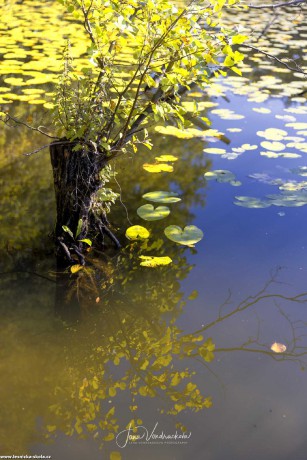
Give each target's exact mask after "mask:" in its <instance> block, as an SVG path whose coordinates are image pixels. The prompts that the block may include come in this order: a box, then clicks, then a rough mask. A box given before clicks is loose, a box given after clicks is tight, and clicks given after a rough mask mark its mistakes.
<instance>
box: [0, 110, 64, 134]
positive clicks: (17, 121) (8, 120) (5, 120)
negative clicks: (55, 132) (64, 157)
mask: <svg viewBox="0 0 307 460" xmlns="http://www.w3.org/2000/svg"><path fill="white" fill-rule="evenodd" d="M11 120H12V121H13V122H14V123H16V124H17V125H22V126H26V127H27V128H28V129H31V130H32V131H36V132H38V133H40V134H43V135H44V136H46V137H49V139H60V138H59V137H57V136H51V135H50V134H47V133H45V132H44V131H42V130H41V129H40V128H34V127H33V126H30V125H28V123H25V122H24V121H21V120H18V118H15V117H12V115H9V114H8V113H7V114H6V116H5V119H4V120H2V121H3V123H5V124H6V125H8V126H11V125H10V124H9V122H10V121H11Z"/></svg>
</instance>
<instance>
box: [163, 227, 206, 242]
mask: <svg viewBox="0 0 307 460" xmlns="http://www.w3.org/2000/svg"><path fill="white" fill-rule="evenodd" d="M164 233H165V235H166V236H167V238H168V239H170V240H171V241H174V242H175V243H178V244H184V245H186V246H191V245H193V244H195V243H198V241H200V240H201V239H202V238H203V237H204V234H203V232H202V231H201V230H200V228H198V227H196V226H195V225H187V226H186V227H185V228H184V229H183V230H182V229H181V228H180V227H178V226H177V225H169V226H168V227H166V229H165V230H164Z"/></svg>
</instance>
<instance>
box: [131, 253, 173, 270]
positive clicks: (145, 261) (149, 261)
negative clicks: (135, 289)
mask: <svg viewBox="0 0 307 460" xmlns="http://www.w3.org/2000/svg"><path fill="white" fill-rule="evenodd" d="M139 258H140V259H142V262H141V263H140V265H142V267H150V268H155V267H159V266H161V265H169V264H171V263H172V262H173V261H172V259H171V258H170V257H168V256H164V257H154V256H140V257H139Z"/></svg>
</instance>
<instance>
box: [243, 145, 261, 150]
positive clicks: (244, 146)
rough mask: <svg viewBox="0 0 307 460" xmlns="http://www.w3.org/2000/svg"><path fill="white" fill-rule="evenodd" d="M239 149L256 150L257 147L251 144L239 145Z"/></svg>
mask: <svg viewBox="0 0 307 460" xmlns="http://www.w3.org/2000/svg"><path fill="white" fill-rule="evenodd" d="M241 148H242V149H244V150H257V148H258V145H255V144H253V145H251V144H242V145H241Z"/></svg>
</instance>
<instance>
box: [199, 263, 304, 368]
mask: <svg viewBox="0 0 307 460" xmlns="http://www.w3.org/2000/svg"><path fill="white" fill-rule="evenodd" d="M279 270H280V269H277V270H276V271H275V273H274V274H272V276H271V278H270V279H269V280H268V281H267V282H266V283H265V285H264V287H263V288H262V289H261V290H260V291H259V292H258V293H257V294H255V295H253V296H248V297H246V298H245V299H244V300H243V301H241V302H240V303H239V304H238V305H237V306H236V308H233V309H232V310H231V311H230V312H229V313H225V314H224V315H223V314H222V310H223V308H224V307H225V306H227V305H230V299H231V294H230V293H228V296H227V298H226V300H225V301H224V302H223V303H222V304H221V306H220V308H219V315H218V318H217V319H216V320H214V321H212V322H210V323H208V324H207V325H205V326H203V327H202V328H201V329H198V330H197V331H195V332H193V334H195V335H196V334H200V333H203V332H205V331H208V329H210V328H212V327H213V326H216V325H218V324H220V323H222V322H223V321H225V320H227V319H229V318H231V317H233V316H235V315H237V314H238V313H241V312H243V311H245V310H247V309H249V308H251V307H253V306H255V305H257V304H258V303H260V302H261V301H263V300H268V299H270V300H273V303H274V305H275V307H276V308H277V310H278V312H279V314H280V315H281V316H282V317H283V318H284V319H285V320H286V322H287V324H288V326H289V328H290V330H291V336H292V339H291V341H290V342H288V343H287V350H288V351H287V352H283V353H281V354H276V353H275V352H274V351H272V350H271V349H269V347H268V345H267V344H264V343H260V341H259V338H260V319H259V318H257V319H258V321H257V331H256V336H255V337H250V338H249V339H248V340H247V341H246V342H244V343H242V344H241V345H240V346H237V347H227V348H215V350H214V352H215V353H222V352H223V353H225V352H232V351H243V352H249V353H259V354H263V355H267V356H270V357H271V358H273V359H275V360H276V361H284V360H289V359H291V361H293V362H298V363H299V364H300V365H303V364H304V362H303V360H302V359H300V358H302V357H303V356H306V355H307V349H306V347H304V346H303V347H302V346H299V345H298V342H299V341H300V339H302V338H303V337H306V336H307V334H300V335H298V334H297V330H298V329H299V328H302V327H306V323H305V322H304V321H301V320H299V321H292V320H291V319H290V317H289V316H288V315H287V314H286V313H285V312H284V310H283V309H282V308H281V306H280V305H279V304H278V303H277V301H278V300H284V301H288V302H295V303H299V304H303V303H306V302H307V292H303V293H301V294H297V295H294V296H286V295H283V294H269V293H267V289H268V288H269V286H270V285H272V284H273V283H278V281H277V280H276V276H277V274H278V272H279ZM251 345H257V348H251ZM300 349H301V350H303V351H301V352H299V350H300ZM193 357H194V358H195V357H197V354H193Z"/></svg>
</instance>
